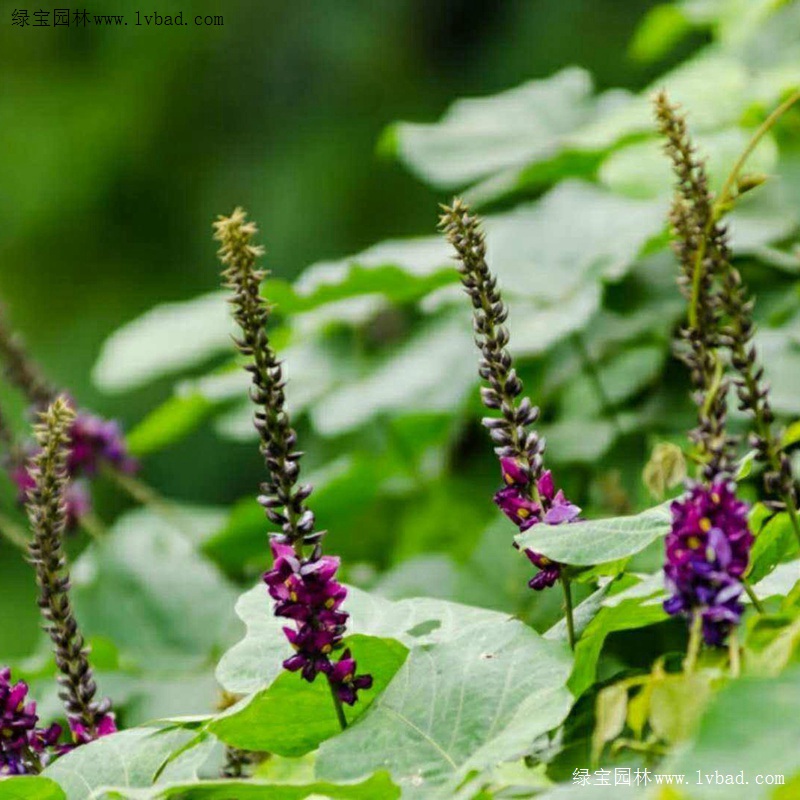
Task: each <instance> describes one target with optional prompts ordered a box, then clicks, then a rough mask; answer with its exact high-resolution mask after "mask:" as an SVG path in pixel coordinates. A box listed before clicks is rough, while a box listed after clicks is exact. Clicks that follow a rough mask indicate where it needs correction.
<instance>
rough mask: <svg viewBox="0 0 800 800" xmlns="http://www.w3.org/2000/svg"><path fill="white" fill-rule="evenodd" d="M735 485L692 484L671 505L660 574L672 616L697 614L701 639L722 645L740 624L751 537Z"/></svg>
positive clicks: (665, 606)
mask: <svg viewBox="0 0 800 800" xmlns="http://www.w3.org/2000/svg"><path fill="white" fill-rule="evenodd" d="M735 489H736V487H735V484H733V483H730V482H727V481H724V480H719V479H718V480H715V481H714V482H712V483H711V484H710V485H709V486H706V485H703V484H694V485H693V486H691V487H690V488H689V491H688V493H687V494H686V495H685V496H684V497H683V498H681V499H680V500H676V501H675V502H673V503H672V506H671V511H672V527H671V529H670V532H669V534H668V535H667V539H666V562H665V565H664V574H665V576H666V583H667V588H668V589H669V591H670V592H671V595H672V596H671V597H670V598H669V599H668V600H666V601H665V602H664V610H665V611H666V612H667V613H668V614H671V615H676V614H683V615H687V616H688V615H692V614H695V613H699V614H700V615H701V618H702V622H703V638H704V639H705V641H706V642H707V643H708V644H713V645H721V644H723V643H724V642H725V639H726V638H727V635H728V633H729V632H730V630H731V628H733V627H734V626H735V625H737V624H738V623H739V620H740V619H741V616H742V613H743V611H744V606H743V605H742V604H741V602H740V597H741V593H742V591H743V587H742V584H741V581H740V578H741V577H742V575H743V574H744V572H745V570H746V569H747V565H748V562H749V559H750V548H751V546H752V544H753V536H752V534H751V533H750V529H749V527H748V525H747V513H748V505H747V503H745V502H743V501H742V500H738V499H737V497H736V494H735Z"/></svg>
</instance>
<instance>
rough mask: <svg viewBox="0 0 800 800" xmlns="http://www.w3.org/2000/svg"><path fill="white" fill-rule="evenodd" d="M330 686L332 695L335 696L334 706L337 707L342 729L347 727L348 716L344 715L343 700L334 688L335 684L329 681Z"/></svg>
mask: <svg viewBox="0 0 800 800" xmlns="http://www.w3.org/2000/svg"><path fill="white" fill-rule="evenodd" d="M328 687H329V688H330V690H331V697H332V698H333V707H334V708H335V709H336V716H337V717H338V719H339V725H340V726H341V728H342V730H345V729H346V728H347V717H345V715H344V707H343V706H342V701H341V700H340V699H339V696H338V695H337V694H336V690H335V689H334V688H333V684H332V683H331V682H330V681H328Z"/></svg>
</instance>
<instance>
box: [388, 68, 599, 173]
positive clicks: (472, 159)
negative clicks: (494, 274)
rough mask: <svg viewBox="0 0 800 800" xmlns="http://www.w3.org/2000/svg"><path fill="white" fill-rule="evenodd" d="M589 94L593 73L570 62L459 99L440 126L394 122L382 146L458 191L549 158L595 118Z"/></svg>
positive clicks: (412, 167)
mask: <svg viewBox="0 0 800 800" xmlns="http://www.w3.org/2000/svg"><path fill="white" fill-rule="evenodd" d="M591 95H592V83H591V79H590V77H589V75H588V73H586V72H585V71H584V70H581V69H577V68H575V67H572V68H569V69H565V70H563V71H561V72H559V73H557V74H555V75H553V76H552V77H550V78H547V79H545V80H534V81H529V82H528V83H525V84H523V85H522V86H518V87H516V88H514V89H509V90H508V91H505V92H502V93H501V94H498V95H494V96H492V97H482V98H470V99H464V100H458V101H456V102H455V103H454V104H453V105H452V106H451V107H450V108H449V109H448V111H447V113H446V114H445V115H444V117H443V118H442V119H441V121H440V122H437V123H433V124H415V123H409V122H401V123H396V124H395V125H394V126H392V128H391V129H390V130H389V131H387V133H386V134H385V135H384V139H383V143H382V146H383V149H384V150H391V151H393V152H394V153H396V154H397V155H398V157H399V158H400V160H401V161H403V162H404V163H405V164H406V165H407V166H408V167H409V168H410V169H411V170H412V171H413V172H414V173H415V174H417V175H418V176H419V177H420V178H422V179H423V180H425V181H427V182H428V183H431V184H432V185H434V186H437V187H439V188H457V187H461V186H465V185H467V184H469V183H473V182H475V181H476V180H478V179H480V178H483V177H486V176H487V175H490V174H491V173H495V172H498V171H500V170H503V169H506V168H508V167H513V166H516V165H520V164H523V163H530V162H537V161H542V160H549V159H551V158H552V157H553V156H554V155H555V154H556V153H557V152H558V150H559V149H560V147H561V144H562V141H563V139H564V138H565V135H566V134H569V133H570V132H571V131H573V130H574V129H575V128H577V127H579V126H581V125H582V124H584V123H585V122H586V121H587V120H588V119H589V118H591V116H592V113H593V111H594V105H595V102H594V100H593V98H592V96H591Z"/></svg>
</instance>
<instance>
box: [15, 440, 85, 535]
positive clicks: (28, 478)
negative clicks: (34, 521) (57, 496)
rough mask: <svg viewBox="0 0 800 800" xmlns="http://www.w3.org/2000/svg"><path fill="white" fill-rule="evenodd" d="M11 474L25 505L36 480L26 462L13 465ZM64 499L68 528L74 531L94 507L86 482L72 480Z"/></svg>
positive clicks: (18, 499)
mask: <svg viewBox="0 0 800 800" xmlns="http://www.w3.org/2000/svg"><path fill="white" fill-rule="evenodd" d="M32 455H36V453H35V452H34V453H32ZM9 475H10V477H11V480H12V482H13V483H14V484H15V485H16V487H17V502H18V503H19V504H20V505H21V506H24V505H25V503H26V502H27V501H28V492H29V491H30V490H31V489H33V488H34V487H35V486H36V481H35V480H34V478H33V475H31V473H30V470H29V468H28V466H27V465H26V464H15V465H13V466H12V467H11V468H10V470H9ZM64 501H65V502H66V505H67V530H68V531H73V530H75V529H76V528H77V527H78V523H79V522H80V519H81V517H83V516H84V515H85V514H88V513H89V511H90V510H91V508H92V498H91V496H90V495H89V490H88V488H87V487H86V484H85V483H83V482H78V481H72V482H71V483H70V484H69V485H68V486H67V489H66V492H65V495H64Z"/></svg>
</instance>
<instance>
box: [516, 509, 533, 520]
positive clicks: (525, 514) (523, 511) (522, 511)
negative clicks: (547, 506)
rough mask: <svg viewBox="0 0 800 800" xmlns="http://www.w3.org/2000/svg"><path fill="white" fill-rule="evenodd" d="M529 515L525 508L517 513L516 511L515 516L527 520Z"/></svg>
mask: <svg viewBox="0 0 800 800" xmlns="http://www.w3.org/2000/svg"><path fill="white" fill-rule="evenodd" d="M530 515H531V512H530V511H528V509H527V508H521V509H520V510H519V511H517V516H518V517H522V519H527V518H528V517H529V516H530Z"/></svg>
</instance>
